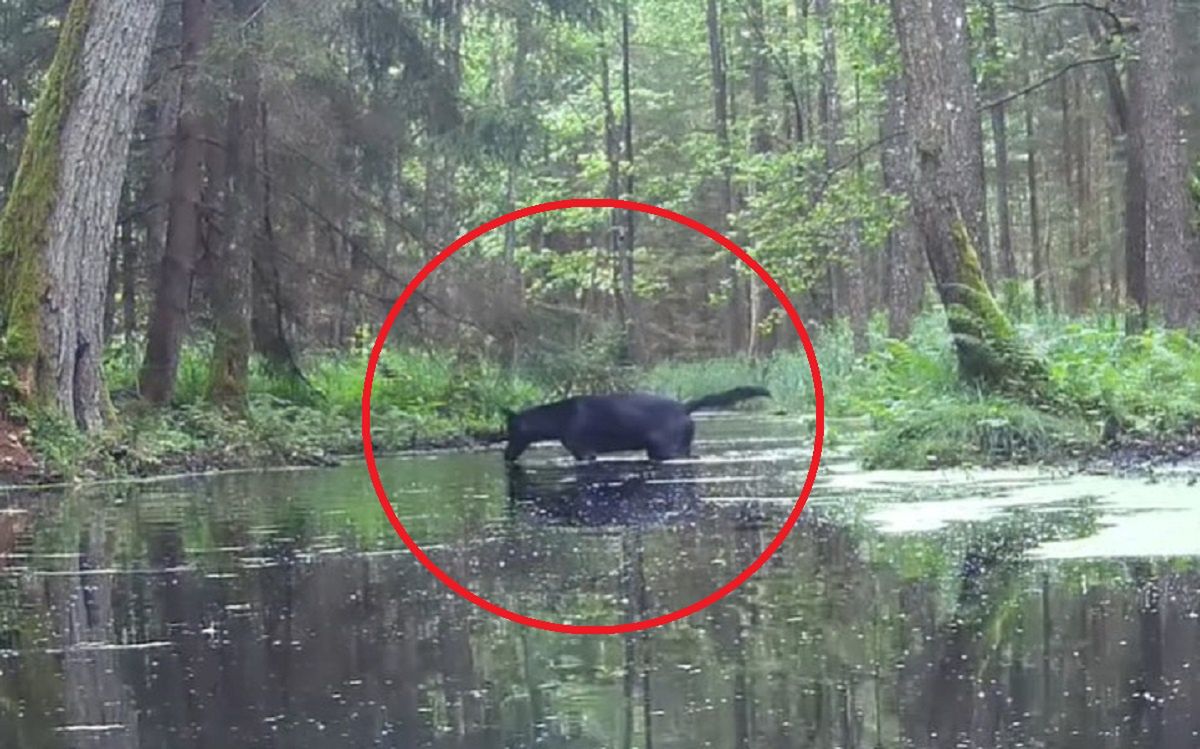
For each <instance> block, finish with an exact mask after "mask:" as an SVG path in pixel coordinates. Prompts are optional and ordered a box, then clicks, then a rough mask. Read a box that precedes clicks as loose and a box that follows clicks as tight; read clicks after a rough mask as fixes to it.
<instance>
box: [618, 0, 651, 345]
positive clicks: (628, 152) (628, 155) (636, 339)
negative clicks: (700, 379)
mask: <svg viewBox="0 0 1200 749" xmlns="http://www.w3.org/2000/svg"><path fill="white" fill-rule="evenodd" d="M629 26H630V19H629V0H624V2H623V3H622V4H621V95H622V99H623V101H624V105H625V112H624V123H623V124H624V127H623V130H624V135H625V197H626V198H627V199H629V200H633V199H634V169H633V163H634V162H633V158H634V156H633V85H632V82H631V78H632V72H631V70H630V67H631V66H630V59H629V58H630V45H629V35H630V30H629ZM636 222H637V213H636V212H634V211H625V226H624V232H623V233H622V237H621V290H622V293H623V295H624V297H625V305H626V311H627V312H628V314H629V328H628V330H627V331H626V342H627V346H628V352H627V353H628V356H629V358H630V359H631V360H633V361H639V360H640V359H641V357H642V356H644V355H645V353H646V352H645V351H644V348H643V347H644V345H645V340H644V339H643V337H642V324H641V311H640V309H639V306H640V305H639V304H638V300H637V296H636V295H635V293H634V290H633V273H634V270H633V253H634V249H635V248H636V247H637V242H636V238H635V233H634V230H635V228H636Z"/></svg>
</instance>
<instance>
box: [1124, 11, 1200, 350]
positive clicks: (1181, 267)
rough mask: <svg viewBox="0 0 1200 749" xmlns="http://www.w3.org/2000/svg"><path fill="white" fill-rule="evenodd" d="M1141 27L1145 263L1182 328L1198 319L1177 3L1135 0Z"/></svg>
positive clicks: (1161, 303) (1152, 294)
mask: <svg viewBox="0 0 1200 749" xmlns="http://www.w3.org/2000/svg"><path fill="white" fill-rule="evenodd" d="M1137 5H1138V10H1139V13H1138V18H1139V23H1140V28H1141V33H1140V35H1139V36H1140V39H1139V40H1138V56H1139V62H1138V63H1136V64H1135V65H1134V66H1133V75H1134V76H1135V77H1137V78H1138V97H1137V102H1136V103H1135V106H1134V109H1135V111H1134V112H1133V116H1134V117H1135V118H1137V119H1138V120H1139V130H1140V140H1141V151H1142V156H1143V158H1144V164H1143V174H1144V177H1145V190H1146V208H1145V211H1146V262H1147V265H1148V269H1149V279H1148V281H1149V283H1148V287H1149V298H1150V300H1151V302H1152V303H1153V306H1155V307H1160V308H1161V309H1162V312H1163V317H1164V318H1165V320H1166V323H1167V325H1169V326H1172V327H1182V326H1185V325H1188V324H1190V323H1191V322H1193V321H1195V320H1196V319H1197V312H1198V311H1200V303H1198V302H1197V300H1198V299H1200V294H1197V293H1196V289H1197V283H1196V276H1197V268H1196V266H1195V263H1194V262H1193V260H1192V258H1191V257H1189V253H1188V240H1189V231H1188V217H1189V203H1188V194H1187V178H1188V169H1187V162H1186V152H1185V149H1184V141H1183V132H1182V128H1181V123H1180V120H1179V110H1180V106H1181V102H1180V97H1179V82H1178V76H1177V74H1176V70H1175V68H1176V64H1177V61H1176V59H1175V50H1176V47H1177V45H1176V42H1175V3H1174V2H1173V0H1139V2H1138V3H1137Z"/></svg>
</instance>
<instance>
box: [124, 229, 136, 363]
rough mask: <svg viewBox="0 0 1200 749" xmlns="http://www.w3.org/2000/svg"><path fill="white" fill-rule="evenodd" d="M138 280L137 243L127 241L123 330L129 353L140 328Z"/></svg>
mask: <svg viewBox="0 0 1200 749" xmlns="http://www.w3.org/2000/svg"><path fill="white" fill-rule="evenodd" d="M137 281H138V256H137V245H136V244H134V243H133V242H125V243H124V244H122V245H121V331H122V333H123V334H124V336H125V341H124V346H125V351H126V353H127V354H132V353H133V345H134V339H135V337H136V336H137V329H138V319H137Z"/></svg>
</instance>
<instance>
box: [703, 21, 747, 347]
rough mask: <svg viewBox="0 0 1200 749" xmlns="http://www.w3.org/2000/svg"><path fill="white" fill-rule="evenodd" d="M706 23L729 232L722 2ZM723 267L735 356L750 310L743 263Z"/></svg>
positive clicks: (725, 260) (721, 197) (724, 259)
mask: <svg viewBox="0 0 1200 749" xmlns="http://www.w3.org/2000/svg"><path fill="white" fill-rule="evenodd" d="M705 15H706V20H707V26H708V59H709V65H710V67H711V69H712V96H713V124H714V125H715V126H716V133H717V154H718V158H719V159H720V161H721V176H720V179H719V183H718V185H717V197H718V201H717V208H718V210H719V211H720V212H721V215H720V217H718V220H717V225H718V226H719V227H721V228H722V229H723V230H728V228H729V217H730V216H731V215H733V211H734V194H733V168H732V166H731V165H730V161H729V160H730V148H729V86H728V79H727V76H726V74H725V44H724V40H723V39H722V36H721V8H720V4H719V3H718V0H708V5H707V13H706V14H705ZM720 259H721V263H722V264H723V265H724V266H725V277H726V281H727V283H728V284H729V306H728V308H727V310H726V314H727V315H728V319H727V321H726V325H727V327H728V331H727V335H728V343H729V349H730V351H733V352H741V350H742V349H743V348H744V347H745V331H746V310H745V304H744V302H743V298H742V293H741V288H740V284H741V277H740V274H739V273H738V269H737V266H738V264H739V263H740V262H741V261H739V260H738V259H737V258H734V257H730V256H729V254H728V253H726V252H725V251H724V250H721V251H720Z"/></svg>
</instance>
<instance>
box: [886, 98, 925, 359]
mask: <svg viewBox="0 0 1200 749" xmlns="http://www.w3.org/2000/svg"><path fill="white" fill-rule="evenodd" d="M884 91H885V95H886V98H887V109H886V110H885V112H884V116H883V125H882V128H881V129H882V131H883V137H884V138H886V139H887V142H885V143H884V145H883V149H882V151H881V155H880V158H881V162H882V163H881V164H880V167H881V171H882V173H883V189H884V190H885V191H887V192H888V193H889V194H891V195H895V196H898V197H901V198H903V199H904V200H905V201H906V203H905V206H904V209H903V211H901V213H900V215H899V216H897V217H896V223H895V225H894V226H893V227H892V230H891V231H890V232H888V237H887V244H886V245H885V246H884V254H885V256H886V261H887V262H886V275H885V277H884V288H885V297H886V300H887V308H888V335H890V336H891V337H893V338H906V337H907V336H908V334H909V333H910V332H911V331H912V321H913V318H914V317H915V316H916V313H917V310H918V309H919V308H920V303H921V289H922V287H923V286H924V277H925V271H924V264H923V263H921V262H920V257H919V253H920V249H919V246H918V242H917V236H916V227H915V226H914V225H913V214H912V206H911V204H910V203H908V202H907V201H908V199H909V198H908V196H909V195H910V194H911V191H912V175H911V174H910V169H911V166H910V165H911V164H912V160H913V153H912V142H911V140H910V139H909V138H908V136H907V135H905V133H904V131H905V128H906V127H907V117H906V114H905V105H906V102H905V92H904V81H903V80H902V79H900V78H899V77H891V78H889V79H888V80H887V81H886V82H885V84H884Z"/></svg>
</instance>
